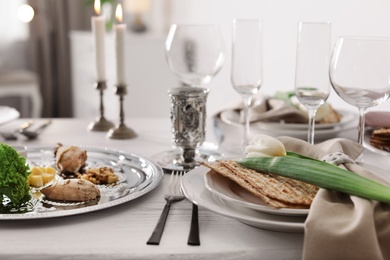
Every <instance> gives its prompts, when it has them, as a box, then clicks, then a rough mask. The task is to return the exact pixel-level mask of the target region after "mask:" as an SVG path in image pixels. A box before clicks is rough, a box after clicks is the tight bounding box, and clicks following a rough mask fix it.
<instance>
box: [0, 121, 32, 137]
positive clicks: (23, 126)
mask: <svg viewBox="0 0 390 260" xmlns="http://www.w3.org/2000/svg"><path fill="white" fill-rule="evenodd" d="M33 123H34V122H33V121H28V122H26V123H23V124H22V125H20V126H19V127H18V129H16V130H14V131H12V132H1V133H0V135H1V137H3V139H4V140H6V141H12V140H17V139H18V137H17V136H16V134H17V133H18V132H19V131H21V130H25V129H27V128H29V127H30V126H31V125H32V124H33Z"/></svg>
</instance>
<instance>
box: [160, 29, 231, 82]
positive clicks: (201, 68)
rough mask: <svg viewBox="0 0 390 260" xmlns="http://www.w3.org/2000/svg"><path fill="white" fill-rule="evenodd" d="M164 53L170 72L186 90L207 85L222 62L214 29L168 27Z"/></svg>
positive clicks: (221, 47)
mask: <svg viewBox="0 0 390 260" xmlns="http://www.w3.org/2000/svg"><path fill="white" fill-rule="evenodd" d="M165 51H166V57H167V62H168V65H169V68H170V69H171V70H172V72H173V73H174V74H175V75H176V76H177V77H178V78H179V80H180V81H181V82H182V83H183V84H185V85H188V86H192V87H200V86H202V85H204V84H207V83H209V82H210V81H211V79H212V78H213V77H214V76H215V75H216V74H217V73H218V72H219V71H220V69H221V68H222V65H223V63H224V61H225V47H224V43H223V39H222V33H221V30H220V28H219V27H218V26H217V25H207V24H206V25H177V24H174V25H172V26H171V28H170V30H169V33H168V37H167V40H166V42H165Z"/></svg>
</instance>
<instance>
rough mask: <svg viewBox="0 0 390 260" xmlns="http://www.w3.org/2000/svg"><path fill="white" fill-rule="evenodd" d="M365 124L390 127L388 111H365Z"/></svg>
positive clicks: (389, 113)
mask: <svg viewBox="0 0 390 260" xmlns="http://www.w3.org/2000/svg"><path fill="white" fill-rule="evenodd" d="M366 125H368V126H374V127H386V128H390V112H386V111H370V112H367V113H366Z"/></svg>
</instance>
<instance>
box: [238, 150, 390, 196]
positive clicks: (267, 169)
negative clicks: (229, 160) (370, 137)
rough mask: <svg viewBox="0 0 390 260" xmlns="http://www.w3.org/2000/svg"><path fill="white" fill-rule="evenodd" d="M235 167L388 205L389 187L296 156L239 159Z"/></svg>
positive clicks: (289, 154) (330, 165) (331, 165)
mask: <svg viewBox="0 0 390 260" xmlns="http://www.w3.org/2000/svg"><path fill="white" fill-rule="evenodd" d="M237 163H238V164H240V165H242V166H244V167H247V168H250V169H253V170H256V171H259V172H264V173H272V174H276V175H281V176H284V177H288V178H292V179H296V180H300V181H303V182H307V183H310V184H313V185H316V186H318V187H321V188H324V189H330V190H336V191H340V192H344V193H348V194H350V195H355V196H358V197H362V198H365V199H373V200H377V201H381V202H386V203H390V187H389V186H386V185H383V184H380V183H378V182H375V181H373V180H371V179H368V178H365V177H362V176H360V175H358V174H355V173H353V172H350V171H348V170H345V169H342V168H340V167H337V166H335V165H333V164H329V163H326V162H322V161H319V160H316V159H313V158H309V157H306V156H303V155H300V154H297V153H293V152H287V155H286V156H277V157H253V158H243V159H240V160H239V161H237Z"/></svg>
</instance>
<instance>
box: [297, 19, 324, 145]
mask: <svg viewBox="0 0 390 260" xmlns="http://www.w3.org/2000/svg"><path fill="white" fill-rule="evenodd" d="M331 37H332V33H331V24H330V23H307V22H300V23H299V25H298V42H297V54H296V68H295V94H296V96H297V98H298V100H299V102H300V103H302V104H303V105H304V106H305V107H306V109H307V112H308V120H309V125H308V134H307V141H308V143H311V144H314V128H315V122H316V113H317V109H318V108H319V107H320V106H321V105H323V104H324V103H325V102H326V100H327V99H328V97H329V92H330V81H329V61H330V56H331V44H332V43H331Z"/></svg>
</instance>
